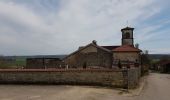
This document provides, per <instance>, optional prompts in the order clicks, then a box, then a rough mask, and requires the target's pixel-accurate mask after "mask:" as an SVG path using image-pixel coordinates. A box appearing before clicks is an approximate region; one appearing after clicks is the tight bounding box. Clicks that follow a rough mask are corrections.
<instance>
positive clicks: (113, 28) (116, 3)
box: [0, 0, 170, 55]
mask: <svg viewBox="0 0 170 100" xmlns="http://www.w3.org/2000/svg"><path fill="white" fill-rule="evenodd" d="M169 5H170V1H169V0H0V47H1V48H0V55H41V54H43V55H44V54H47V55H54V54H69V53H71V52H73V51H75V50H76V49H77V48H78V47H79V46H82V45H86V44H88V43H90V42H91V41H92V40H97V43H98V44H99V45H120V44H121V31H120V30H121V28H124V27H126V26H127V20H128V22H129V24H128V26H131V27H134V28H135V31H134V38H135V43H139V47H140V48H141V49H142V50H149V53H163V54H170V44H169V43H170V10H169V9H170V7H169Z"/></svg>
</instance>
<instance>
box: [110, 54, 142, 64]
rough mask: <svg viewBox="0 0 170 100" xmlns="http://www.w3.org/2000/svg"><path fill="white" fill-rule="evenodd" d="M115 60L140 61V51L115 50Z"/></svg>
mask: <svg viewBox="0 0 170 100" xmlns="http://www.w3.org/2000/svg"><path fill="white" fill-rule="evenodd" d="M113 58H114V60H119V59H120V60H122V61H133V62H136V60H137V61H140V54H139V53H138V52H114V53H113Z"/></svg>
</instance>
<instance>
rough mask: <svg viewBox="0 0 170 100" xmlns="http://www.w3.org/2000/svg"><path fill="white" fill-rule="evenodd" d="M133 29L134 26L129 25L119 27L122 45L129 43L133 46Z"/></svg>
mask: <svg viewBox="0 0 170 100" xmlns="http://www.w3.org/2000/svg"><path fill="white" fill-rule="evenodd" d="M133 30H134V28H131V27H126V28H123V29H121V32H122V45H131V46H134V44H133V42H134V41H133Z"/></svg>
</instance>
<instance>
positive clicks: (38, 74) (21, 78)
mask: <svg viewBox="0 0 170 100" xmlns="http://www.w3.org/2000/svg"><path fill="white" fill-rule="evenodd" d="M136 71H137V70H136V69H134V70H133V71H129V73H128V74H129V77H128V80H129V82H128V83H129V84H128V85H129V88H134V87H136V86H137V85H138V80H139V78H138V74H136V73H137V72H136ZM134 72H135V73H134ZM0 83H3V84H4V83H10V84H11V83H12V84H13V83H17V84H18V83H31V84H32V83H36V84H37V83H40V84H68V85H99V86H110V87H124V77H123V74H122V70H116V71H115V70H109V69H106V70H96V69H95V70H91V69H87V70H82V69H81V70H77V69H76V70H71V69H70V70H49V69H48V70H42V69H37V70H35V69H34V70H28V69H25V70H24V69H23V70H0Z"/></svg>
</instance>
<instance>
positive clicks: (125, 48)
mask: <svg viewBox="0 0 170 100" xmlns="http://www.w3.org/2000/svg"><path fill="white" fill-rule="evenodd" d="M112 51H115V52H141V50H140V49H137V48H135V47H133V46H131V45H123V46H120V47H118V48H116V49H113V50H112Z"/></svg>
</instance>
